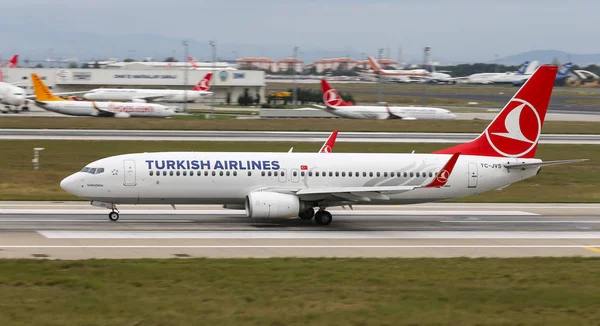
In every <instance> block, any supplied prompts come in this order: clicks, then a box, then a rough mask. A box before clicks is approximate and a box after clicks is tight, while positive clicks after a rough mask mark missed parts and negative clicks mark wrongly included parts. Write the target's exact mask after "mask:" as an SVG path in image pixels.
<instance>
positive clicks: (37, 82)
mask: <svg viewBox="0 0 600 326" xmlns="http://www.w3.org/2000/svg"><path fill="white" fill-rule="evenodd" d="M31 81H32V83H33V91H34V93H35V104H36V105H37V106H39V107H41V108H44V109H46V110H48V111H52V112H57V113H62V114H67V115H74V116H92V117H115V118H129V117H161V118H165V117H169V116H172V115H173V114H175V112H174V111H173V110H172V109H170V108H168V107H166V106H164V105H159V104H151V103H123V102H97V103H96V102H93V101H68V100H65V99H63V98H60V97H58V96H56V95H54V94H52V92H51V91H50V89H48V87H46V85H45V84H44V82H42V79H41V78H40V77H39V76H38V75H37V74H31Z"/></svg>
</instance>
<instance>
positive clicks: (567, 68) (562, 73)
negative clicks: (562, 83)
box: [512, 62, 573, 86]
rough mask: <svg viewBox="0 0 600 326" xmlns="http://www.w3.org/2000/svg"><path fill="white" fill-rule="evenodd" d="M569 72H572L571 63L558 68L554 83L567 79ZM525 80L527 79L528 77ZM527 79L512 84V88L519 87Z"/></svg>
mask: <svg viewBox="0 0 600 326" xmlns="http://www.w3.org/2000/svg"><path fill="white" fill-rule="evenodd" d="M571 70H573V63H572V62H567V63H565V64H564V65H562V66H561V67H560V69H558V74H556V81H559V80H561V79H565V78H568V77H569V73H570V72H571ZM527 78H529V76H528V77H527ZM527 78H525V79H522V80H518V81H515V82H513V83H512V84H513V85H514V86H521V85H523V84H524V83H525V81H526V80H527Z"/></svg>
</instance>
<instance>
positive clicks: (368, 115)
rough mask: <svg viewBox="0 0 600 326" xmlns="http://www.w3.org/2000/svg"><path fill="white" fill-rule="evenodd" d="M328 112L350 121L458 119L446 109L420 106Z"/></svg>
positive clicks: (345, 108)
mask: <svg viewBox="0 0 600 326" xmlns="http://www.w3.org/2000/svg"><path fill="white" fill-rule="evenodd" d="M326 111H327V112H330V113H332V114H335V115H337V116H339V117H342V118H348V119H380V120H381V119H418V120H451V119H454V118H456V115H455V114H453V113H452V112H450V111H449V110H446V109H440V108H433V107H418V106H415V107H412V106H389V107H388V106H365V105H360V106H359V105H356V106H340V107H332V106H328V107H327V110H326Z"/></svg>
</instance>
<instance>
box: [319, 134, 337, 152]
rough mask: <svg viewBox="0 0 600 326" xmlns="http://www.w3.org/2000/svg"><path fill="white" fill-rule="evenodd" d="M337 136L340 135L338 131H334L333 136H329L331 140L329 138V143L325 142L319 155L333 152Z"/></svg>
mask: <svg viewBox="0 0 600 326" xmlns="http://www.w3.org/2000/svg"><path fill="white" fill-rule="evenodd" d="M337 134H338V131H337V130H334V131H333V132H332V133H331V135H329V138H327V141H325V144H323V146H322V147H321V149H320V150H319V153H331V152H333V146H335V139H336V138H337Z"/></svg>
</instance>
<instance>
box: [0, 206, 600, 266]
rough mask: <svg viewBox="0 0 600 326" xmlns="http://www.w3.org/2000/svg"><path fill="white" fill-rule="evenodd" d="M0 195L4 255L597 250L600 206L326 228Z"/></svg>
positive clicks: (377, 215) (376, 219)
mask: <svg viewBox="0 0 600 326" xmlns="http://www.w3.org/2000/svg"><path fill="white" fill-rule="evenodd" d="M119 209H120V215H121V217H120V219H119V221H117V222H110V221H109V220H108V217H107V213H108V211H107V210H104V209H101V208H97V207H92V206H89V204H88V203H87V202H1V203H0V258H32V259H91V258H177V257H179V258H186V257H210V258H248V257H252V258H270V257H379V258H383V257H437V258H440V257H532V256H590V257H594V256H600V217H599V215H598V212H600V205H599V204H514V203H510V204H471V203H433V204H422V205H409V206H356V207H354V209H353V210H350V209H348V208H347V209H341V208H339V209H331V210H330V212H331V213H332V214H333V216H334V220H333V223H332V224H331V225H329V226H318V225H316V224H314V222H312V221H303V220H299V219H282V220H274V219H270V220H266V219H249V218H246V217H245V212H244V211H243V210H242V211H240V210H225V209H221V208H220V207H219V206H211V205H189V206H176V209H173V208H172V207H170V206H165V205H161V206H149V205H144V206H125V205H124V206H121V207H119Z"/></svg>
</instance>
